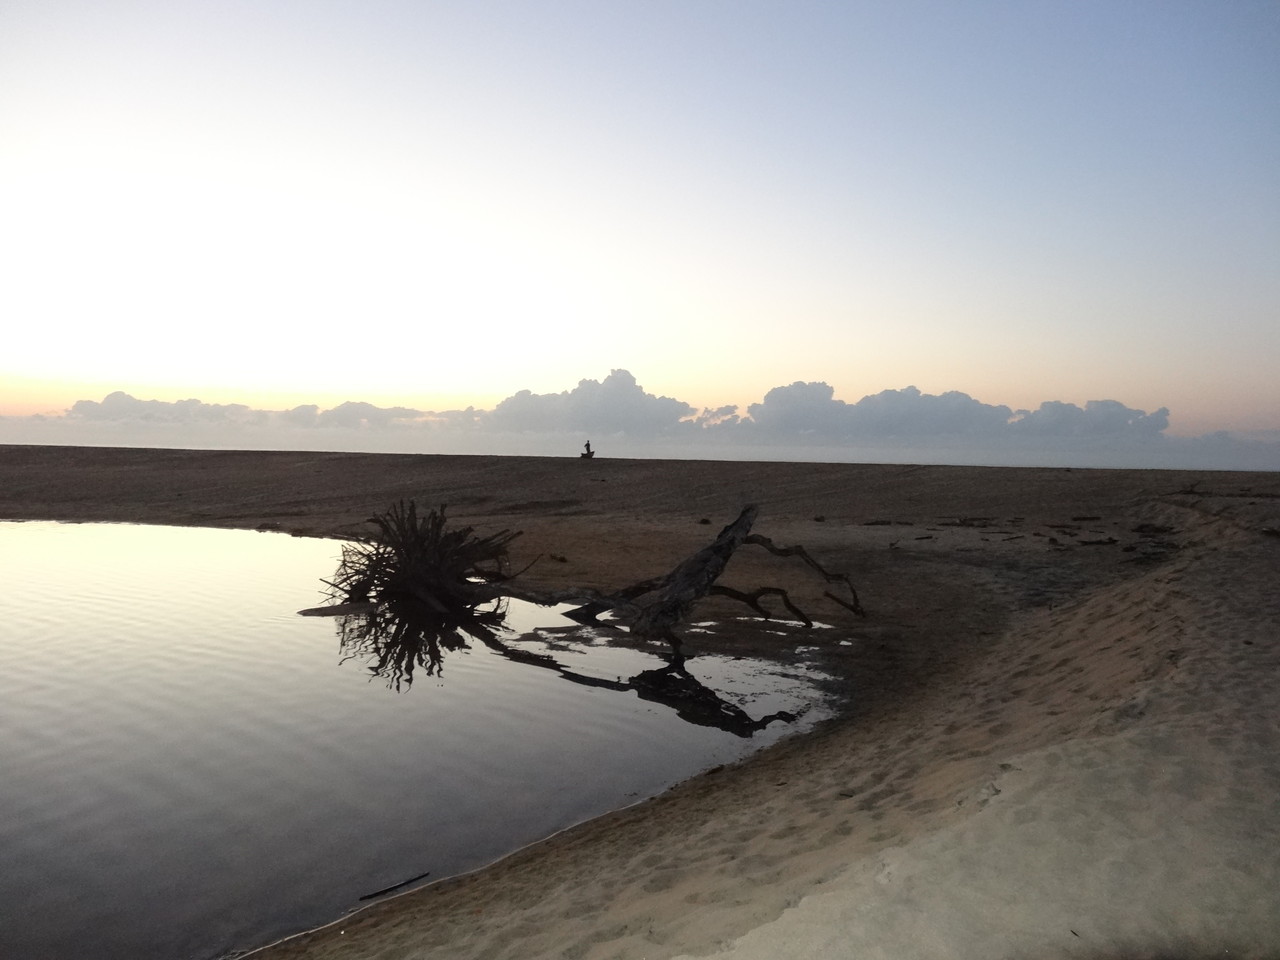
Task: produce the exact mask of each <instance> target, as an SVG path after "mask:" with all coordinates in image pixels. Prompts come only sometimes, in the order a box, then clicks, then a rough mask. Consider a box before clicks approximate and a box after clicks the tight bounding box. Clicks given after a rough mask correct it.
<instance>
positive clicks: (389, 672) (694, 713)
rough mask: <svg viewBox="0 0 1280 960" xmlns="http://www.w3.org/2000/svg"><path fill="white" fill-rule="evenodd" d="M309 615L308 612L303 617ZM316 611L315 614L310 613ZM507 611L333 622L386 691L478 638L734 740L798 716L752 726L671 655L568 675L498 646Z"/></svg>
mask: <svg viewBox="0 0 1280 960" xmlns="http://www.w3.org/2000/svg"><path fill="white" fill-rule="evenodd" d="M308 612H309V613H310V612H313V611H308ZM315 612H318V611H315ZM504 614H505V610H503V609H502V608H501V607H498V608H495V609H493V610H473V611H471V612H470V616H469V617H467V616H449V617H444V616H441V615H438V614H434V613H419V614H416V615H415V614H407V615H406V614H404V613H403V612H402V613H399V614H397V613H394V612H392V611H390V610H389V609H386V608H377V609H363V610H361V611H360V612H357V613H346V614H344V615H342V616H341V617H340V619H339V621H338V634H339V643H340V645H341V649H342V651H343V653H344V654H345V655H344V657H343V662H346V661H347V660H350V659H352V658H353V657H362V658H365V659H368V660H371V661H372V664H371V665H370V667H369V672H370V673H371V674H372V675H373V676H376V677H381V678H383V679H385V680H386V681H387V687H388V688H389V689H394V690H397V691H399V690H401V689H402V687H403V688H405V689H407V688H408V687H410V686H412V685H413V674H414V670H415V669H417V668H419V667H421V668H422V669H424V670H425V671H426V675H427V676H428V677H434V676H440V675H441V674H442V673H443V671H444V658H445V653H446V652H447V651H453V650H461V649H465V648H466V646H467V641H466V639H465V637H464V634H465V635H466V636H470V637H473V638H474V639H476V640H479V641H480V642H481V643H483V644H484V645H485V646H486V647H488V648H489V649H490V650H493V651H494V652H495V653H498V654H501V655H502V656H504V657H506V658H507V659H508V660H511V661H513V662H515V663H523V664H527V665H528V666H533V667H540V668H543V669H546V670H554V671H555V672H556V673H558V674H559V675H560V676H561V677H563V678H564V679H566V680H569V681H570V682H572V683H578V684H582V685H583V686H588V687H600V688H603V689H606V690H617V691H620V692H625V691H628V690H634V691H635V692H636V694H637V695H638V696H639V697H640V699H641V700H648V701H650V702H651V703H660V704H662V705H663V706H666V707H670V708H671V709H673V710H675V711H676V715H677V716H679V717H680V718H681V719H682V720H685V721H687V722H689V723H694V724H698V725H699V726H704V727H715V728H717V729H719V730H724V731H726V732H727V733H732V734H735V735H736V736H739V737H750V736H751V735H752V734H754V733H755V732H756V731H757V730H763V729H764V728H765V727H767V726H768V725H769V724H770V723H772V722H773V721H775V720H782V721H784V722H787V723H790V722H791V721H793V720H795V719H796V718H795V716H794V715H793V714H790V713H786V712H784V711H779V712H778V713H773V714H770V715H769V716H767V717H762V718H761V719H759V720H753V719H752V718H751V717H750V716H748V714H747V713H746V711H744V710H743V709H742V708H741V707H738V706H736V705H735V704H732V703H730V702H729V701H727V700H724V699H722V698H721V697H720V696H719V695H717V694H716V693H715V692H714V691H713V690H711V689H709V688H708V687H706V686H704V685H703V684H702V683H701V682H699V681H698V680H697V678H695V677H693V676H692V675H691V674H690V673H689V671H688V670H687V669H686V668H685V658H684V657H683V656H680V655H679V654H673V655H672V656H671V657H670V658H664V659H668V663H667V664H666V665H665V666H663V667H660V668H657V669H654V670H643V671H641V672H640V673H638V674H636V675H635V676H634V677H632V678H631V679H630V680H625V681H624V680H622V679H618V680H606V679H604V678H603V677H593V676H590V675H588V674H584V673H578V672H577V671H574V670H570V669H569V668H568V667H566V666H565V665H564V664H562V663H561V662H560V661H558V660H557V659H556V658H555V657H553V656H551V655H550V654H546V653H536V652H534V651H532V650H525V649H522V648H520V647H517V646H513V645H511V644H507V643H504V642H503V641H501V640H499V639H498V637H497V635H496V633H495V632H494V630H495V628H497V627H500V626H501V625H502V622H503V617H504Z"/></svg>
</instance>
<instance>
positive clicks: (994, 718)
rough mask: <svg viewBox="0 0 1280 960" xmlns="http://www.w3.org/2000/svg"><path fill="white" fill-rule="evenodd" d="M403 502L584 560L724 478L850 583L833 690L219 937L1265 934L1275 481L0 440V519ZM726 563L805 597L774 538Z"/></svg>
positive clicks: (774, 944) (1062, 938)
mask: <svg viewBox="0 0 1280 960" xmlns="http://www.w3.org/2000/svg"><path fill="white" fill-rule="evenodd" d="M411 496H412V497H415V498H417V499H418V500H419V502H420V503H424V504H431V505H435V504H439V503H447V504H449V508H450V509H449V514H450V517H451V518H452V519H453V520H454V522H456V523H465V524H469V525H475V526H476V527H477V528H479V529H481V530H490V529H493V530H496V529H498V528H509V529H522V530H523V531H524V535H523V536H522V537H521V538H520V540H519V541H517V542H516V544H515V545H514V546H517V547H518V548H519V552H514V551H513V556H512V562H513V567H515V568H517V569H518V568H519V567H520V566H522V565H523V562H527V561H528V560H530V559H533V558H534V557H537V556H539V555H542V556H543V557H544V558H545V557H546V555H548V554H550V553H552V552H554V553H555V554H557V555H559V556H563V557H565V561H564V562H547V560H546V559H543V560H540V561H539V562H538V563H537V565H536V566H535V567H534V568H533V569H532V570H531V571H530V572H529V574H528V577H529V578H530V579H531V580H537V581H538V582H540V583H544V584H548V585H559V584H565V583H578V584H588V583H590V584H594V585H600V586H610V585H617V584H619V583H623V582H630V581H633V580H635V579H639V578H640V577H642V576H646V575H651V574H652V573H654V572H660V571H662V570H665V569H668V568H669V567H670V566H671V565H672V563H673V562H675V561H678V560H679V559H681V558H682V557H683V556H685V555H687V553H688V552H690V551H691V549H696V548H697V547H698V546H700V545H701V544H702V543H704V542H705V541H706V540H707V539H709V537H710V536H713V535H714V532H715V530H717V529H718V528H719V525H721V524H722V523H724V522H727V521H728V520H729V519H732V516H733V515H734V514H736V512H737V510H738V509H740V507H741V506H742V505H743V504H744V503H746V502H757V503H759V504H760V505H761V518H760V520H759V522H758V524H757V527H756V529H757V530H758V531H759V532H761V533H763V534H765V535H767V536H769V537H771V538H772V539H773V540H774V541H775V542H777V543H779V544H786V545H795V544H803V545H804V546H805V547H807V548H808V549H809V550H810V551H811V552H813V553H814V555H815V556H817V557H820V558H821V559H822V561H823V562H824V564H827V565H829V566H831V567H832V568H834V569H843V570H846V571H847V572H849V574H850V575H851V577H852V579H853V582H854V584H855V585H856V586H857V588H858V590H859V593H860V594H861V595H862V599H863V602H864V605H866V606H867V609H868V613H869V616H868V617H867V618H866V620H860V621H859V620H855V619H853V618H849V619H848V620H842V621H841V622H840V624H839V629H840V630H841V631H844V632H843V634H842V635H843V636H847V637H849V638H851V639H853V640H854V641H855V642H854V643H853V644H852V645H851V646H850V647H847V648H846V647H835V646H833V645H831V644H827V649H826V650H825V651H824V652H825V654H826V655H827V656H829V657H832V658H835V659H837V660H838V663H839V666H840V668H841V670H842V671H843V673H844V675H845V676H850V677H854V678H861V679H860V681H856V682H858V683H859V689H858V690H857V695H858V700H857V703H856V704H855V706H854V708H853V710H852V711H851V713H850V714H849V715H848V716H846V717H844V718H842V719H840V720H838V721H828V722H827V723H826V724H824V725H823V726H821V727H820V728H819V729H817V730H815V731H813V732H811V733H808V734H805V735H803V736H800V737H796V738H788V739H787V740H784V741H783V742H782V743H780V744H777V745H775V746H773V747H769V748H766V749H765V750H764V751H762V752H761V753H759V754H755V755H753V756H752V757H751V758H749V759H748V760H746V761H743V762H741V763H739V764H735V765H734V766H732V767H727V768H722V769H720V770H717V771H714V772H710V773H707V774H703V775H701V776H699V777H696V778H694V779H693V780H690V781H685V782H684V783H682V784H679V785H677V786H676V787H674V788H673V789H671V790H669V791H668V792H666V793H664V794H662V795H660V796H659V797H656V798H653V799H651V800H648V801H644V802H642V803H640V804H636V805H633V806H631V807H627V808H624V809H623V810H620V811H615V812H614V813H611V814H608V815H606V816H604V817H601V818H598V819H596V820H591V821H588V822H587V823H584V824H580V825H579V826H577V827H573V828H570V829H569V830H567V831H564V832H562V833H560V834H556V835H555V836H553V837H551V838H547V839H545V840H542V841H539V842H538V843H536V844H534V845H532V846H531V847H526V848H524V849H522V850H520V851H517V852H516V853H514V854H512V855H510V856H508V857H506V858H504V859H502V860H500V861H497V862H496V863H494V864H491V865H490V866H488V867H485V868H483V869H482V870H480V871H477V872H476V873H472V874H467V875H464V876H463V877H458V878H452V879H449V880H442V881H438V882H437V883H433V884H431V885H428V886H425V887H419V888H415V889H413V890H410V891H407V892H403V893H400V894H398V895H396V896H395V897H392V898H389V899H386V900H383V901H379V902H377V903H375V904H372V905H370V906H369V907H366V908H365V909H364V910H362V911H360V912H359V913H357V914H353V915H349V916H348V917H344V918H341V919H340V920H339V921H336V922H335V924H332V925H330V926H328V927H324V928H321V929H319V930H317V931H312V932H309V933H306V934H301V935H299V936H297V937H293V938H290V939H288V940H285V941H282V942H280V943H278V944H274V945H272V946H270V947H267V948H264V949H263V950H259V951H256V952H254V953H253V954H252V956H254V957H257V958H260V960H267V958H285V957H315V958H323V957H347V958H364V957H370V958H371V957H375V956H376V957H410V956H413V957H436V956H439V957H450V958H454V957H471V956H474V957H495V958H496V957H512V958H515V957H521V958H526V957H566V958H568V957H575V958H606V957H616V958H620V960H630V958H639V957H649V958H656V957H677V956H685V955H702V954H706V953H708V952H712V951H716V950H723V951H727V953H728V955H731V956H735V957H739V958H743V960H745V958H751V957H756V956H759V957H765V956H779V955H789V956H805V957H815V958H825V957H836V956H848V955H861V954H860V953H859V951H863V952H866V953H867V955H884V956H905V955H921V956H924V955H946V956H966V957H967V956H975V957H976V956H992V955H1000V956H1004V955H1008V956H1014V955H1025V954H1026V952H1027V951H1028V949H1033V950H1034V951H1035V952H1037V953H1038V955H1041V956H1046V955H1047V956H1097V955H1102V954H1107V955H1116V954H1120V953H1125V954H1126V955H1128V954H1132V955H1151V954H1154V953H1158V952H1160V951H1162V950H1168V949H1170V945H1171V944H1172V945H1173V946H1176V947H1177V949H1179V950H1186V951H1190V952H1203V953H1208V952H1210V951H1214V952H1220V951H1221V950H1222V949H1231V950H1232V952H1233V954H1238V955H1239V954H1242V955H1246V956H1267V955H1275V954H1276V952H1277V951H1280V900H1277V895H1276V894H1275V892H1274V891H1275V890H1276V889H1280V853H1276V852H1275V851H1280V811H1277V810H1276V809H1275V804H1274V802H1273V801H1271V800H1270V799H1269V798H1270V797H1274V796H1275V795H1277V794H1280V768H1278V766H1277V764H1278V761H1277V760H1276V757H1277V756H1280V702H1277V697H1280V694H1278V693H1277V692H1276V691H1277V690H1280V684H1278V683H1276V681H1277V680H1280V662H1278V659H1277V658H1278V657H1280V649H1278V648H1280V642H1278V641H1277V637H1276V628H1275V627H1274V626H1273V625H1274V624H1275V623H1280V608H1278V606H1280V601H1277V600H1276V599H1275V598H1274V597H1273V596H1272V594H1273V593H1274V590H1273V588H1272V585H1271V581H1272V579H1273V577H1274V573H1273V571H1274V570H1275V569H1280V541H1278V539H1277V538H1276V537H1275V536H1274V535H1273V534H1272V533H1269V532H1267V531H1274V530H1275V529H1276V528H1277V527H1280V474H1267V473H1262V474H1255V473H1239V472H1234V471H1219V472H1213V473H1205V472H1201V471H1137V470H1083V469H1080V470H1073V469H1066V468H1051V469H1037V468H980V467H919V466H916V467H913V466H891V465H884V466H879V465H859V464H787V463H749V464H735V463H731V462H726V461H610V460H595V461H589V462H584V463H579V462H577V461H576V460H570V459H560V458H499V457H440V456H429V455H422V456H416V455H378V454H315V453H310V452H304V453H278V454H266V453H246V452H235V451H172V450H156V451H147V450H120V449H114V448H55V447H0V518H4V519H53V520H116V521H124V522H162V523H178V524H188V525H200V526H229V527H243V528H248V529H254V528H262V529H279V530H284V531H286V532H290V533H294V534H297V535H308V536H316V535H330V536H332V535H337V536H342V535H350V534H352V533H355V532H358V531H360V530H361V529H362V521H363V518H365V517H367V516H369V515H371V514H372V513H373V512H376V511H378V510H381V509H384V508H385V507H386V506H387V504H388V503H390V502H394V500H396V499H399V498H402V497H411ZM701 520H708V521H709V525H707V524H702V523H700V522H699V521H701ZM740 560H741V562H739V561H740ZM522 561H523V562H522ZM725 582H727V583H733V584H734V585H736V586H742V587H745V586H756V585H763V584H766V583H782V584H784V585H785V586H786V587H787V589H788V590H789V591H790V590H793V589H794V591H795V594H794V595H795V596H796V597H797V598H798V599H799V600H800V601H801V602H802V606H804V607H805V609H806V610H809V611H810V613H811V614H813V615H815V616H816V618H817V619H821V620H827V619H829V617H828V615H827V612H828V611H827V608H825V607H820V605H821V603H822V596H821V592H822V591H821V589H820V588H818V587H816V586H815V585H814V584H813V583H812V582H809V581H808V580H807V579H806V577H805V576H804V575H803V574H797V571H795V570H794V569H793V568H791V567H788V566H787V564H786V563H785V562H784V561H780V560H778V559H777V558H768V557H763V558H762V557H755V556H750V557H749V556H747V555H746V554H745V553H744V554H743V555H742V556H741V557H737V556H735V558H734V561H733V562H732V564H731V566H730V569H729V571H728V572H727V573H726V577H725ZM819 609H821V614H819V613H818V610H819ZM759 642H761V643H765V642H767V641H765V640H760V641H759ZM1122 770H1141V771H1144V776H1145V781H1144V780H1143V779H1142V778H1139V777H1135V776H1129V777H1127V778H1126V777H1121V776H1120V774H1119V772H1118V771H1122ZM1170 771H1178V773H1177V775H1176V776H1174V775H1173V774H1171V773H1170ZM1150 784H1159V785H1160V789H1159V790H1158V791H1157V792H1156V793H1155V794H1154V795H1146V794H1144V790H1146V789H1147V787H1148V786H1149V785H1150ZM1147 794H1150V791H1149V790H1148V791H1147ZM1029 825H1034V828H1033V827H1030V826H1029ZM996 851H998V858H997V859H998V860H999V863H1000V864H1002V866H1001V867H1000V868H999V869H996V867H995V866H993V865H991V863H994V861H991V858H992V857H995V856H996ZM989 861H991V862H990V863H989ZM1107 864H1110V866H1105V868H1104V865H1107ZM1175 867H1176V868H1177V872H1178V873H1179V875H1180V876H1179V877H1174V876H1171V874H1170V871H1171V870H1172V869H1173V868H1175ZM1192 868H1194V869H1192ZM1181 875H1187V876H1188V877H1191V878H1193V879H1188V880H1186V881H1185V882H1184V881H1183V880H1182V879H1181V878H1180V877H1181ZM946 877H950V881H949V882H945V883H944V882H943V879H942V878H946ZM1064 918H1065V919H1064ZM1060 921H1061V922H1060ZM1064 924H1065V929H1066V932H1065V933H1061V935H1059V934H1060V931H1059V930H1058V927H1060V926H1064ZM1036 929H1039V930H1040V931H1041V932H1040V934H1039V939H1038V940H1033V939H1031V936H1032V935H1031V933H1030V932H1029V931H1034V930H1036ZM340 931H341V932H340ZM930 944H933V945H934V947H935V948H934V949H931V948H930V946H929V945H930ZM939 944H944V945H945V949H941V950H939V949H938V948H937V945H939ZM855 946H856V947H857V950H855V949H854V947H855ZM780 950H782V951H783V952H781V953H780V952H779V951H780Z"/></svg>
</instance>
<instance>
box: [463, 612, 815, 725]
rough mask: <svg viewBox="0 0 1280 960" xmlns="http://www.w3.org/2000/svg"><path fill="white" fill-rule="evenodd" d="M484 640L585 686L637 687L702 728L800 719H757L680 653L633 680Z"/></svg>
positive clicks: (779, 714)
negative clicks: (571, 666) (706, 679)
mask: <svg viewBox="0 0 1280 960" xmlns="http://www.w3.org/2000/svg"><path fill="white" fill-rule="evenodd" d="M481 641H482V642H483V643H484V645H485V646H487V647H488V648H489V649H490V650H493V651H494V652H495V653H500V654H502V656H504V657H506V658H507V659H508V660H513V661H515V662H516V663H525V664H529V665H530V666H534V667H543V668H545V669H548V670H554V671H555V672H556V673H558V674H559V675H560V676H562V677H564V679H566V680H569V681H571V682H572V683H580V684H582V685H583V686H588V687H603V688H604V689H606V690H618V691H627V690H634V691H635V693H636V695H637V696H638V697H639V698H640V699H641V700H647V701H649V702H650V703H660V704H662V705H663V706H665V707H670V708H671V709H672V710H674V711H675V712H676V716H678V717H679V718H680V719H681V720H684V721H685V722H687V723H692V724H696V725H697V726H700V727H715V728H716V729H717V730H723V731H725V732H726V733H732V734H734V735H735V736H739V737H750V736H751V735H752V734H754V733H755V732H756V731H757V730H763V729H764V728H765V727H767V726H768V725H769V724H771V723H773V722H774V721H775V720H781V721H783V722H784V723H792V722H794V721H795V719H796V715H795V714H793V713H787V712H786V711H785V710H779V711H778V712H777V713H771V714H769V715H768V716H766V717H761V718H760V719H759V720H753V719H752V718H751V717H750V716H749V715H748V714H747V712H746V711H745V710H743V709H742V708H741V707H739V706H737V705H736V704H733V703H730V702H729V701H728V700H725V699H724V698H722V697H721V696H720V695H719V694H717V693H716V692H715V691H714V690H712V689H711V688H710V687H708V686H706V685H705V684H703V683H702V682H701V681H700V680H698V678H697V677H695V676H693V675H692V674H690V673H689V671H688V670H687V669H686V668H685V658H684V657H683V656H681V655H680V654H679V653H673V654H672V655H671V656H670V658H669V662H668V663H667V665H666V666H664V667H659V668H657V669H654V670H642V671H640V673H637V674H636V675H635V676H634V677H632V678H631V679H630V680H622V679H618V680H606V679H604V678H603V677H592V676H588V675H587V674H584V673H578V672H576V671H574V670H570V669H568V668H567V667H566V666H564V664H562V663H561V662H560V661H559V660H557V659H556V658H555V657H553V656H551V655H550V654H545V653H534V652H533V651H531V650H521V649H520V648H519V647H512V646H510V645H508V644H505V643H503V642H502V641H501V640H498V639H497V638H496V637H494V638H491V639H484V638H481ZM663 659H668V658H665V657H664V658H663Z"/></svg>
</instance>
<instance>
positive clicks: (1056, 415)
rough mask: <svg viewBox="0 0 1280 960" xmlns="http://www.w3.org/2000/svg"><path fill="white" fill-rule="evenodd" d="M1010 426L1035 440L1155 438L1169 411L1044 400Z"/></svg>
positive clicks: (1104, 402) (1113, 402) (1107, 402)
mask: <svg viewBox="0 0 1280 960" xmlns="http://www.w3.org/2000/svg"><path fill="white" fill-rule="evenodd" d="M1010 426H1011V428H1012V429H1013V431H1014V432H1015V433H1018V434H1023V435H1032V436H1038V437H1119V436H1131V437H1154V436H1157V435H1159V434H1161V433H1163V432H1164V431H1165V430H1166V429H1168V426H1169V410H1168V408H1167V407H1161V408H1160V409H1159V410H1156V411H1155V412H1154V413H1147V412H1146V411H1145V410H1135V409H1133V408H1131V407H1126V406H1125V405H1124V404H1123V403H1120V402H1118V401H1116V400H1090V401H1089V402H1088V403H1086V404H1085V405H1084V407H1083V408H1081V407H1078V406H1076V405H1075V404H1074V403H1062V402H1061V401H1058V400H1047V401H1045V402H1044V403H1042V404H1040V406H1039V407H1038V408H1037V409H1035V410H1019V411H1018V418H1017V419H1016V420H1014V421H1013V423H1011V424H1010Z"/></svg>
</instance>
